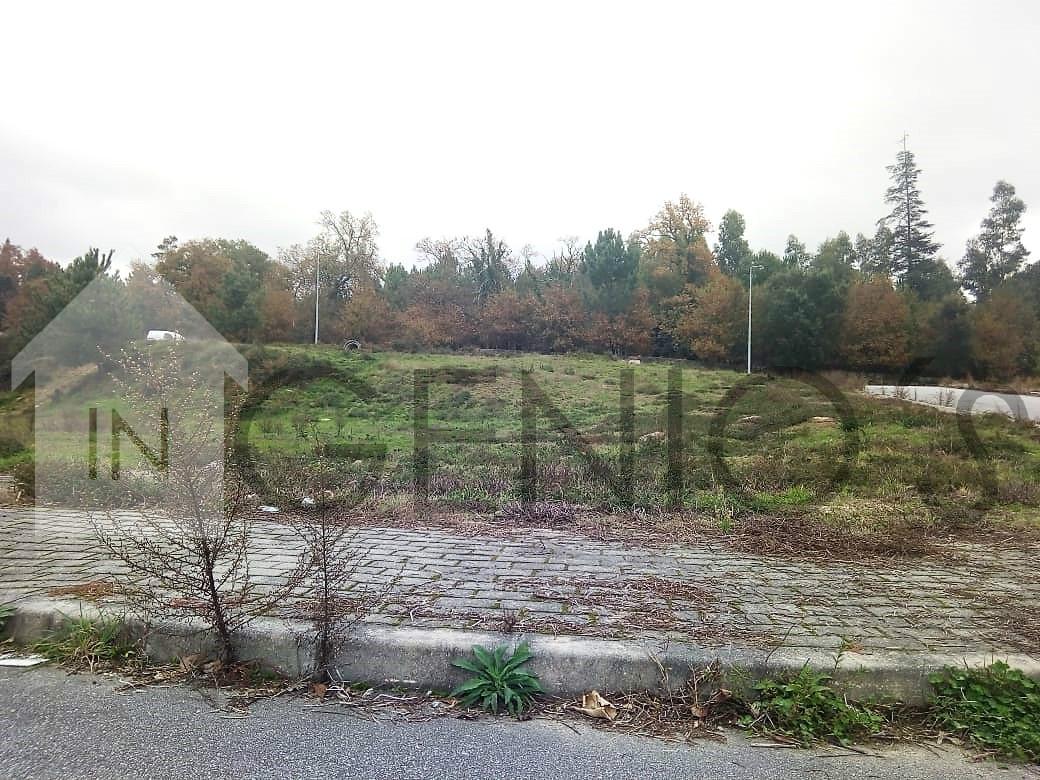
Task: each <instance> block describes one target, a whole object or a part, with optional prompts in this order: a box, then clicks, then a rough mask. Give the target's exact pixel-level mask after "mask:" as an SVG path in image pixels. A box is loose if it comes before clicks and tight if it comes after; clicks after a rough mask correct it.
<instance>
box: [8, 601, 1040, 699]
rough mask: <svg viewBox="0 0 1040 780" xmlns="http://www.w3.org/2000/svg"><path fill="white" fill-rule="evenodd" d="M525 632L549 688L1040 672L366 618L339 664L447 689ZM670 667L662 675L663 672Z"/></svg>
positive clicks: (175, 637)
mask: <svg viewBox="0 0 1040 780" xmlns="http://www.w3.org/2000/svg"><path fill="white" fill-rule="evenodd" d="M15 606H16V607H17V612H16V613H15V614H14V616H12V617H11V618H10V619H9V620H8V622H7V625H6V627H5V630H4V632H3V637H5V638H6V637H11V638H13V639H14V641H15V642H16V643H19V644H31V643H32V642H34V641H36V640H37V639H39V638H41V637H42V636H44V635H45V634H47V633H48V632H50V631H53V630H55V629H56V628H58V627H59V626H61V624H62V623H63V622H64V621H66V620H68V619H70V618H72V619H74V618H77V617H79V616H81V615H82V616H85V617H96V616H97V615H98V614H99V612H98V609H97V607H95V606H94V605H92V604H89V603H84V602H79V601H60V600H55V599H43V598H37V599H23V600H21V601H19V602H18V603H17V604H16V605H15ZM126 622H127V624H128V626H129V627H130V630H131V632H132V633H133V635H134V636H136V637H138V638H139V639H141V640H142V642H143V645H144V648H145V652H146V653H147V654H148V656H149V657H151V658H152V659H154V660H156V661H160V662H164V661H173V660H176V659H178V658H180V657H183V656H185V655H188V654H191V653H196V652H205V651H206V650H207V649H209V646H210V644H211V641H210V639H209V638H208V637H207V635H206V634H205V633H204V632H203V631H202V629H201V628H200V627H199V626H192V625H190V624H188V623H160V624H152V625H150V626H146V625H145V624H144V623H143V622H141V621H140V620H136V619H130V620H127V621H126ZM521 641H527V642H528V643H529V644H530V646H531V651H532V653H533V654H534V658H533V659H532V661H531V663H530V669H531V671H532V672H534V673H535V674H537V675H538V676H539V678H540V680H541V683H542V686H543V688H545V691H546V692H547V693H549V694H551V695H557V696H574V695H577V694H580V693H583V692H585V691H589V690H592V689H597V690H600V691H604V692H606V691H650V692H653V693H657V694H663V693H667V692H668V689H669V688H670V687H671V688H676V687H678V686H680V685H682V684H683V682H684V681H685V680H686V679H687V678H688V677H689V674H690V670H691V669H698V668H704V667H706V666H708V665H709V664H712V663H714V662H716V661H718V662H719V663H720V664H721V666H722V670H723V672H724V673H725V676H726V685H727V686H728V687H730V688H733V689H736V690H743V691H746V690H748V689H749V688H751V686H753V685H754V683H755V682H756V681H758V680H761V679H763V678H766V677H775V676H777V675H778V674H782V673H784V672H791V671H797V670H798V669H800V668H802V667H803V666H805V665H808V666H810V667H811V668H813V669H816V670H818V671H822V672H826V673H828V674H831V675H832V676H833V677H834V679H835V681H836V683H838V684H839V686H840V687H841V688H842V689H843V690H844V691H845V692H846V693H847V695H848V696H849V698H850V699H853V700H857V701H866V700H893V701H903V702H906V703H908V704H921V703H924V702H925V701H926V699H927V697H928V695H929V693H930V690H931V689H930V685H929V683H928V675H929V674H931V673H933V672H937V671H939V670H941V669H942V668H944V667H946V666H960V667H963V666H969V667H975V666H984V665H987V664H990V663H992V662H994V661H997V660H1001V661H1005V662H1006V663H1008V664H1009V665H1010V666H1013V667H1016V668H1018V669H1021V670H1022V671H1024V672H1026V673H1027V674H1029V675H1030V676H1032V677H1035V678H1038V679H1040V661H1037V660H1036V659H1034V658H1032V657H1030V656H1026V655H1020V654H1012V653H1009V654H1000V655H991V654H969V655H963V656H952V655H929V654H910V653H870V654H862V653H851V652H847V653H844V654H842V655H841V656H840V657H839V658H837V659H836V658H835V656H834V655H833V654H827V653H823V652H807V651H804V650H794V649H789V648H779V649H777V650H774V651H766V650H762V649H757V648H751V647H741V646H724V647H696V646H691V645H686V644H679V643H662V642H652V641H645V642H640V641H627V640H625V641H621V640H603V639H589V638H586V637H573V636H546V635H542V634H519V633H518V634H510V635H504V634H497V633H490V632H477V631H460V630H455V629H439V628H438V629H419V628H384V627H368V626H365V627H359V628H358V629H357V630H355V631H354V632H352V634H351V636H350V637H349V638H348V641H347V642H346V643H345V647H344V649H343V651H342V652H340V653H339V655H338V656H337V659H336V665H337V667H338V669H339V671H340V673H341V674H342V675H343V677H344V678H345V679H348V680H353V681H358V682H366V683H372V684H378V683H390V684H395V685H400V686H402V687H406V688H416V689H424V690H441V691H444V690H449V689H451V688H452V687H454V686H455V685H457V684H459V683H460V682H462V681H463V679H465V676H466V675H465V673H464V672H462V671H460V670H459V669H456V668H455V667H453V666H452V665H451V662H452V661H454V660H458V659H460V658H463V657H466V656H468V655H469V653H470V651H471V648H472V646H473V645H483V646H497V645H501V644H509V645H514V644H517V643H519V642H521ZM236 650H237V653H238V655H239V657H240V658H243V659H250V660H257V661H259V662H261V663H262V664H263V665H264V666H266V667H269V668H271V669H274V670H277V671H279V672H281V673H282V674H285V675H288V676H291V677H300V676H303V675H305V674H307V673H308V671H309V669H310V668H311V666H312V664H313V657H314V647H313V642H312V641H310V639H309V638H307V636H306V626H305V625H303V624H291V623H289V622H287V621H284V620H274V619H258V620H256V621H254V622H253V623H251V624H250V625H249V626H247V627H246V628H244V629H242V630H241V631H240V632H239V635H238V641H237V644H236ZM662 671H664V675H662Z"/></svg>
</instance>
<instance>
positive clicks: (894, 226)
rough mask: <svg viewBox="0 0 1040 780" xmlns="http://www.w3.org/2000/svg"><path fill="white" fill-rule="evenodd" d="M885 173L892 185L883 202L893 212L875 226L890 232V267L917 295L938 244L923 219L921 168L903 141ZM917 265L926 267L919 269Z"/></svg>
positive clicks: (919, 292) (930, 226) (929, 271)
mask: <svg viewBox="0 0 1040 780" xmlns="http://www.w3.org/2000/svg"><path fill="white" fill-rule="evenodd" d="M888 173H889V175H890V177H891V180H892V184H891V185H890V186H889V188H888V190H887V191H886V192H885V203H887V204H888V205H889V206H891V207H892V211H891V212H890V213H889V214H888V215H887V216H885V217H883V218H882V219H881V220H880V221H879V222H878V225H879V227H881V226H883V227H886V228H888V229H890V230H891V231H892V246H891V250H890V255H889V257H890V261H889V270H890V272H891V274H892V275H893V276H896V277H898V278H899V279H900V283H901V285H902V286H904V287H907V288H908V289H910V290H913V291H914V292H916V293H918V294H919V295H920V294H922V292H923V291H921V290H919V289H918V288H917V285H918V284H921V283H922V280H925V279H927V278H928V277H929V276H930V273H931V271H932V268H933V266H934V262H935V255H936V253H937V252H938V251H939V245H938V244H937V243H936V242H935V241H934V240H933V238H932V236H933V233H932V223H931V222H929V221H928V220H927V219H926V215H927V214H928V211H927V209H925V207H924V201H923V200H922V198H921V191H920V190H919V189H918V186H917V179H918V177H919V176H920V174H921V170H920V168H918V167H917V163H916V162H914V153H913V152H911V151H909V150H907V148H906V146H905V144H904V146H903V151H901V152H900V153H899V154H898V156H897V157H896V163H895V165H890V166H888ZM920 266H928V268H926V269H923V271H924V272H922V269H920V268H919V267H920Z"/></svg>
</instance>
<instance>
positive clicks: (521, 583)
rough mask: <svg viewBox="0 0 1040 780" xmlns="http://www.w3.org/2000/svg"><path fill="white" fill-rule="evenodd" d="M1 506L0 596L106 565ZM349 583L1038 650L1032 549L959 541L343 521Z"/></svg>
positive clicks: (487, 615) (854, 646) (86, 547)
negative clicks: (638, 538)
mask: <svg viewBox="0 0 1040 780" xmlns="http://www.w3.org/2000/svg"><path fill="white" fill-rule="evenodd" d="M40 512H41V515H40V518H41V519H40V523H39V524H38V527H34V515H33V512H32V510H25V509H0V565H2V574H0V600H10V599H11V598H14V597H16V596H17V595H24V594H29V593H34V594H38V595H43V594H47V593H48V591H50V590H51V589H53V588H54V587H57V586H69V585H77V584H81V583H86V582H90V581H95V580H106V579H113V578H117V577H118V576H119V574H120V566H119V565H118V564H117V563H116V562H114V561H112V560H108V559H107V558H106V557H105V556H104V555H102V553H101V551H100V550H99V548H98V545H97V543H96V541H95V540H94V538H93V535H92V532H91V527H90V523H89V518H88V516H87V515H86V514H84V513H82V512H74V511H66V510H57V509H53V510H40ZM349 548H350V551H351V553H352V554H354V555H356V556H357V563H358V569H357V574H356V576H355V577H354V578H353V579H354V582H353V585H352V592H351V594H348V595H353V596H360V595H370V596H371V597H372V598H373V599H374V600H375V606H374V608H373V611H372V612H371V614H370V615H369V616H368V618H367V620H368V621H369V622H372V623H380V624H387V625H400V626H403V625H407V626H431V627H432V626H440V627H469V628H483V629H492V630H493V629H502V628H505V627H507V626H508V627H511V628H513V629H515V630H519V631H534V632H540V633H548V634H552V633H561V634H583V635H588V636H598V637H612V638H653V639H664V638H669V639H671V640H674V641H678V642H688V643H693V644H700V645H703V646H711V647H715V646H724V645H758V646H770V645H771V646H776V645H779V644H782V645H783V646H785V647H791V648H814V649H824V650H835V651H837V650H838V649H839V648H845V649H849V650H858V651H861V652H868V653H869V652H871V651H880V650H887V651H902V652H910V653H912V652H944V653H953V654H960V653H964V652H1001V651H1004V652H1008V651H1015V652H1020V653H1026V654H1029V655H1032V656H1033V657H1037V658H1040V609H1038V604H1040V600H1038V597H1040V574H1038V572H1037V565H1036V561H1037V556H1036V553H1035V551H1032V552H1030V551H1026V550H1017V549H1015V550H1006V551H999V552H998V551H996V550H994V549H988V548H983V547H979V546H976V547H970V546H967V545H962V548H963V549H962V550H961V552H963V553H964V554H963V555H962V556H961V557H960V559H959V560H958V561H957V562H946V561H910V562H906V561H902V562H898V563H893V564H890V565H879V564H876V563H869V562H859V563H849V562H845V563H815V562H805V561H796V560H788V559H781V558H767V557H757V556H753V555H747V554H739V553H735V552H733V551H731V550H727V549H726V548H725V547H724V546H723V545H721V544H719V543H717V542H712V541H706V542H704V543H703V544H701V545H698V546H689V545H687V546H681V547H680V546H675V547H653V548H641V547H636V546H631V545H618V544H610V543H605V542H599V541H592V540H588V539H583V538H576V537H573V536H567V535H565V534H562V533H559V532H556V531H548V530H525V531H523V533H522V535H520V534H516V533H513V534H503V535H502V536H497V535H496V536H491V535H482V536H473V535H464V534H458V533H454V534H453V533H451V532H446V531H444V530H432V529H431V530H423V529H402V528H378V527H364V528H360V529H357V530H354V531H351V535H350V537H349ZM301 549H302V544H301V542H300V540H299V537H298V536H297V534H296V532H295V531H294V530H293V529H292V528H290V527H288V526H285V525H281V524H278V523H275V522H266V521H265V522H262V523H259V524H258V525H257V526H256V531H255V533H254V536H253V548H252V553H251V556H250V572H251V575H252V576H253V577H255V578H256V580H257V581H258V582H259V583H261V584H274V583H277V582H278V580H279V578H280V577H284V576H285V573H286V572H287V571H289V570H290V569H291V568H292V567H293V566H294V565H295V563H296V560H297V556H298V555H299V553H300V551H301Z"/></svg>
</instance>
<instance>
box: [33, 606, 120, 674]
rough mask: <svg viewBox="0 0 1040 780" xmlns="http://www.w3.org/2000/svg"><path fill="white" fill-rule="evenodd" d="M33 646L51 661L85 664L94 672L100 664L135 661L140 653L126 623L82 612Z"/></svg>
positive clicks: (113, 664) (74, 664)
mask: <svg viewBox="0 0 1040 780" xmlns="http://www.w3.org/2000/svg"><path fill="white" fill-rule="evenodd" d="M32 649H33V652H35V653H39V654H40V655H42V656H43V657H44V658H47V659H48V660H51V661H58V662H60V663H63V664H67V665H69V666H85V667H87V668H89V669H90V670H91V671H93V670H94V669H95V668H97V667H98V666H101V665H112V666H120V665H122V664H125V663H127V662H129V661H132V660H133V659H134V658H135V656H136V654H137V653H136V648H135V645H134V642H133V641H132V639H131V638H130V636H129V635H128V633H127V630H126V626H125V625H124V624H123V623H121V622H120V621H118V620H111V619H107V618H89V617H85V616H83V615H80V617H79V618H76V619H74V620H73V619H70V620H68V621H66V623H65V624H64V625H63V626H62V627H61V628H59V629H58V630H57V631H54V632H52V633H50V634H48V635H47V636H45V637H44V638H43V639H41V640H39V641H38V642H36V643H35V644H34V645H33V647H32Z"/></svg>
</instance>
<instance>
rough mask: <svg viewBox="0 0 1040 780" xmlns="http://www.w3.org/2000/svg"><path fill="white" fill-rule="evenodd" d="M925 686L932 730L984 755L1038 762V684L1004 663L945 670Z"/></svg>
mask: <svg viewBox="0 0 1040 780" xmlns="http://www.w3.org/2000/svg"><path fill="white" fill-rule="evenodd" d="M929 682H931V684H932V687H933V688H934V689H935V700H934V702H933V703H932V712H933V714H934V717H935V724H936V725H937V726H939V727H941V728H943V729H947V730H949V731H952V732H955V733H957V734H959V735H962V736H964V737H965V738H967V739H968V740H970V741H971V743H972V744H973V745H975V746H976V747H979V748H982V749H983V750H989V751H994V752H996V753H999V754H1000V755H1002V756H1005V757H1007V758H1013V759H1017V760H1019V761H1034V762H1035V761H1040V683H1038V682H1037V681H1035V680H1033V679H1031V678H1030V677H1028V676H1026V675H1025V674H1023V673H1022V672H1021V671H1019V670H1018V669H1012V668H1011V667H1009V666H1008V665H1007V664H1006V663H1004V662H1003V661H997V662H996V663H994V664H992V665H990V666H987V667H985V668H983V669H968V668H947V669H945V670H943V671H942V672H939V673H937V674H933V675H931V677H929Z"/></svg>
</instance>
